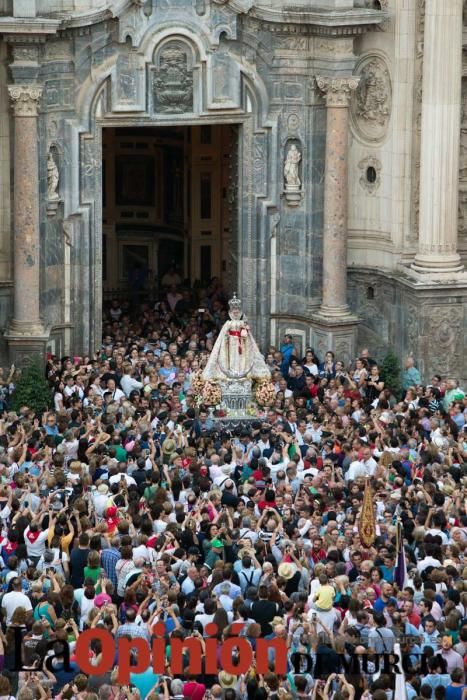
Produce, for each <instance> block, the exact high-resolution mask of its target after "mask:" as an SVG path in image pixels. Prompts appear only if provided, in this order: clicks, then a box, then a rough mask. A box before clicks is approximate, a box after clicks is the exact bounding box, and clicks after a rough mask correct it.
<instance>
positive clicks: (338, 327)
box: [311, 307, 359, 364]
mask: <svg viewBox="0 0 467 700" xmlns="http://www.w3.org/2000/svg"><path fill="white" fill-rule="evenodd" d="M324 311H325V307H321V309H320V310H319V312H318V313H317V314H316V315H315V316H314V317H313V320H312V321H311V343H312V346H313V348H314V349H315V351H316V353H317V354H318V355H319V356H320V358H324V355H325V353H326V352H327V351H328V350H332V351H333V353H334V354H335V356H336V360H342V361H343V362H344V363H345V364H347V363H349V362H350V361H351V360H353V359H355V357H356V352H357V329H358V324H359V319H358V317H357V316H355V315H354V314H352V313H351V311H350V309H348V307H347V308H344V313H343V314H342V315H340V316H339V315H334V314H333V315H331V316H329V315H327V314H326V315H325V313H324ZM332 311H335V309H332Z"/></svg>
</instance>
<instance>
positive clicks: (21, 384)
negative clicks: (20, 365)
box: [11, 360, 52, 414]
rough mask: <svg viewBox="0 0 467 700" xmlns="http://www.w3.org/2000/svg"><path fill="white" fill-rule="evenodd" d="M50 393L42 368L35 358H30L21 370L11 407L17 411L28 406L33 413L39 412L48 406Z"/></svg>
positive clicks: (50, 397)
mask: <svg viewBox="0 0 467 700" xmlns="http://www.w3.org/2000/svg"><path fill="white" fill-rule="evenodd" d="M51 400H52V394H51V391H50V388H49V385H48V384H47V380H46V378H45V376H44V370H43V369H42V367H41V366H40V364H39V363H38V362H37V361H36V360H32V361H31V362H30V363H29V364H28V365H27V366H26V367H25V368H24V370H23V371H22V373H21V377H20V378H19V380H18V381H17V383H16V387H15V391H14V392H13V396H12V400H11V407H12V409H13V410H14V411H19V409H20V408H21V407H22V406H28V407H29V408H31V409H32V410H33V411H34V412H35V413H37V414H41V413H42V412H43V411H45V410H46V409H48V408H49V406H50V404H51Z"/></svg>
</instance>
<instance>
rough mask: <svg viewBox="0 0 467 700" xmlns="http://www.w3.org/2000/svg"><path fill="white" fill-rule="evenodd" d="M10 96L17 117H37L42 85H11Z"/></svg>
mask: <svg viewBox="0 0 467 700" xmlns="http://www.w3.org/2000/svg"><path fill="white" fill-rule="evenodd" d="M8 94H9V95H10V99H11V101H12V104H13V109H14V113H15V117H37V109H38V106H39V100H40V99H41V95H42V87H41V86H40V85H9V86H8Z"/></svg>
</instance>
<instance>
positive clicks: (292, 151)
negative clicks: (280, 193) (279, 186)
mask: <svg viewBox="0 0 467 700" xmlns="http://www.w3.org/2000/svg"><path fill="white" fill-rule="evenodd" d="M301 159H302V154H301V153H300V151H299V150H298V148H297V146H296V145H295V144H292V146H290V148H289V151H288V153H287V158H286V159H285V165H284V177H285V189H290V188H292V187H293V188H295V187H300V186H301V184H302V183H301V181H300V178H299V176H298V166H299V163H300V161H301Z"/></svg>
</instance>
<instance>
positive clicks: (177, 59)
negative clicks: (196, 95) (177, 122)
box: [153, 41, 193, 114]
mask: <svg viewBox="0 0 467 700" xmlns="http://www.w3.org/2000/svg"><path fill="white" fill-rule="evenodd" d="M191 58H192V57H191V55H190V49H189V48H188V47H187V46H185V45H184V44H182V43H181V42H179V41H170V42H169V43H168V44H165V45H164V47H163V48H162V49H161V51H160V53H159V56H158V60H157V64H156V65H157V67H156V70H155V74H154V83H153V85H154V105H155V109H156V111H157V112H162V113H171V114H182V113H183V112H192V111H193V68H192V65H191V63H192V60H191Z"/></svg>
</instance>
